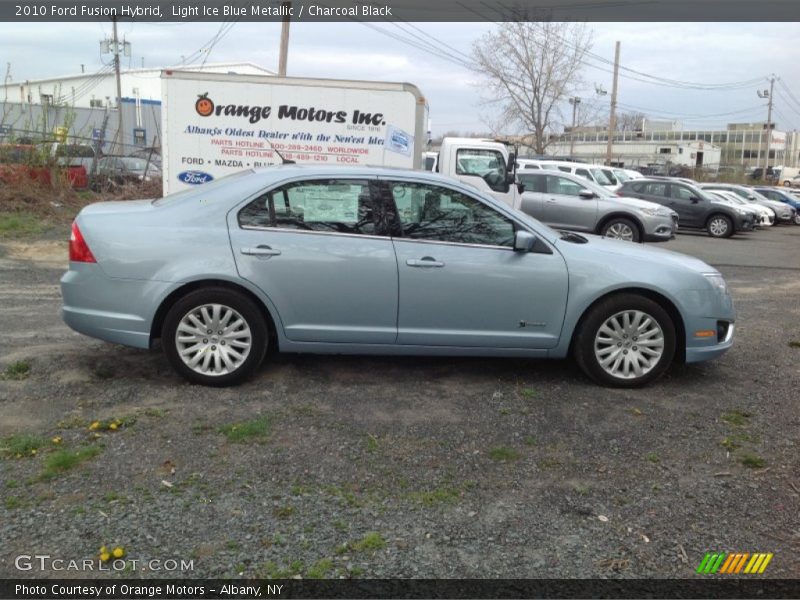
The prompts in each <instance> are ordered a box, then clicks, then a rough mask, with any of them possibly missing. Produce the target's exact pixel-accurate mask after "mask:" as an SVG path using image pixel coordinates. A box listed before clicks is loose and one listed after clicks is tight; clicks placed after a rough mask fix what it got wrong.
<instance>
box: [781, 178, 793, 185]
mask: <svg viewBox="0 0 800 600" xmlns="http://www.w3.org/2000/svg"><path fill="white" fill-rule="evenodd" d="M783 187H792V182H791V181H789V180H788V179H787V180H786V181H784V182H783Z"/></svg>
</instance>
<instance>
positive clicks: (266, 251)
mask: <svg viewBox="0 0 800 600" xmlns="http://www.w3.org/2000/svg"><path fill="white" fill-rule="evenodd" d="M241 252H242V254H247V255H248V256H278V255H280V253H281V251H280V250H275V249H273V248H270V247H269V246H267V245H261V246H256V247H255V248H242V250H241Z"/></svg>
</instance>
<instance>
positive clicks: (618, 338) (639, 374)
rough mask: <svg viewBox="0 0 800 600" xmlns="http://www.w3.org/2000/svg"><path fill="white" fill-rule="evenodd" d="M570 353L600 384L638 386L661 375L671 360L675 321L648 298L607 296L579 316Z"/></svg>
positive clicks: (584, 370) (622, 295)
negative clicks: (580, 318) (581, 316)
mask: <svg viewBox="0 0 800 600" xmlns="http://www.w3.org/2000/svg"><path fill="white" fill-rule="evenodd" d="M573 354H574V356H575V360H576V362H577V363H578V366H580V368H581V370H583V372H584V373H586V375H588V376H589V377H590V378H592V379H594V380H595V381H596V382H598V383H600V384H603V385H607V386H611V387H624V388H633V387H640V386H643V385H646V384H647V383H649V382H651V381H653V380H654V379H656V378H658V377H660V376H661V375H662V374H663V373H664V371H666V370H667V368H669V366H670V364H671V363H672V359H673V357H674V356H675V324H674V322H673V321H672V319H671V318H670V316H669V314H668V313H667V312H666V311H665V310H664V309H663V308H662V307H661V306H660V305H659V304H658V303H656V302H654V301H653V300H650V299H649V298H645V297H643V296H639V295H636V294H619V295H616V296H611V297H610V298H607V299H605V300H603V301H601V302H600V303H599V304H597V305H596V306H594V307H593V308H591V309H590V311H589V313H588V314H587V315H586V317H585V318H584V319H583V321H582V323H581V325H580V329H579V330H578V332H577V335H576V337H575V340H574V344H573Z"/></svg>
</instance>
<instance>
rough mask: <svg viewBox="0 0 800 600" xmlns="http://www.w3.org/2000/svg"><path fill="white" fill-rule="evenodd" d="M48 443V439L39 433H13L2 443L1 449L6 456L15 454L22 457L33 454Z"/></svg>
mask: <svg viewBox="0 0 800 600" xmlns="http://www.w3.org/2000/svg"><path fill="white" fill-rule="evenodd" d="M46 444H47V440H45V439H44V438H43V437H40V436H38V435H32V434H29V433H21V434H17V435H12V436H11V437H8V438H6V439H4V440H3V441H2V443H0V451H2V453H3V454H4V455H6V456H9V457H11V456H13V457H18V458H21V457H23V456H31V455H33V454H36V452H37V451H38V450H39V448H41V447H42V446H44V445H46Z"/></svg>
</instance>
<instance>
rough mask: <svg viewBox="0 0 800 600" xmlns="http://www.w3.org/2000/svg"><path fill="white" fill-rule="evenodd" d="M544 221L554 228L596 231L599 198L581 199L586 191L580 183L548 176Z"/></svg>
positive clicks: (556, 176)
mask: <svg viewBox="0 0 800 600" xmlns="http://www.w3.org/2000/svg"><path fill="white" fill-rule="evenodd" d="M546 178H547V179H546V183H545V185H546V189H547V193H546V194H545V197H544V204H543V209H542V212H543V217H542V221H544V222H545V223H547V224H548V225H552V226H553V227H565V228H567V229H577V230H580V231H594V227H595V224H596V223H597V198H594V197H592V198H581V196H580V193H581V192H582V191H584V190H586V188H585V187H583V186H582V185H581V184H580V183H578V182H577V181H573V180H572V179H568V178H566V177H563V176H561V175H546Z"/></svg>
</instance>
